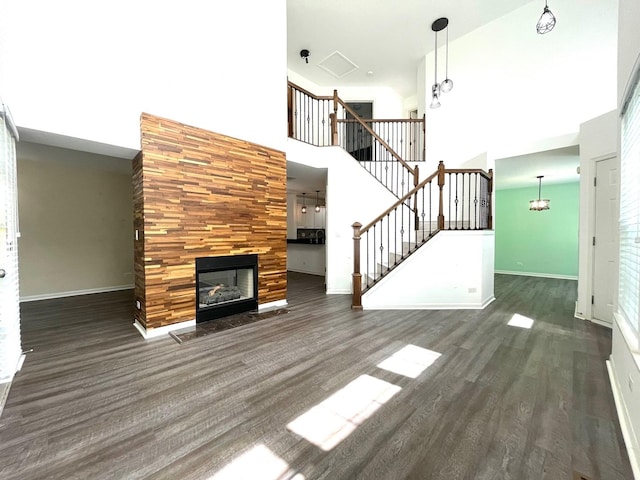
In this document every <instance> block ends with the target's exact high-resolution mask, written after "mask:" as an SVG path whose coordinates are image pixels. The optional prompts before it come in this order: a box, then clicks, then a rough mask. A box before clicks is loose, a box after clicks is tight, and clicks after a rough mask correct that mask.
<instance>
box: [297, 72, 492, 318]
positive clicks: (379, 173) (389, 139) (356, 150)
mask: <svg viewBox="0 0 640 480" xmlns="http://www.w3.org/2000/svg"><path fill="white" fill-rule="evenodd" d="M288 117H289V136H290V137H291V138H295V139H297V140H300V141H303V142H306V143H310V144H312V145H316V146H329V145H332V146H340V147H342V148H343V149H345V150H346V151H347V152H349V153H350V154H351V156H352V157H354V159H355V160H356V161H358V163H359V164H360V165H361V166H362V167H363V168H364V169H365V170H366V171H367V172H369V174H371V175H372V176H373V177H374V178H375V179H376V180H377V181H378V182H380V183H381V184H382V185H383V186H384V187H385V188H386V189H387V190H389V191H390V192H392V193H393V195H395V197H396V198H397V199H398V200H397V201H396V202H395V203H394V204H393V205H391V206H390V207H389V208H387V209H386V210H385V211H384V212H382V213H381V214H380V215H378V216H377V217H376V218H375V219H374V220H373V221H371V222H369V223H368V224H367V225H364V226H363V225H362V224H360V223H358V222H356V223H354V224H353V241H354V257H353V258H354V269H353V300H352V308H354V309H361V308H362V296H363V294H365V293H366V292H367V291H368V290H370V289H371V288H373V287H374V286H375V285H377V284H379V283H380V282H381V281H383V280H384V279H385V278H386V277H387V276H388V275H389V274H390V273H391V272H392V271H393V270H395V269H396V268H397V267H398V266H399V265H401V264H402V263H403V262H404V261H406V260H407V259H408V258H409V257H410V256H412V255H413V254H414V253H415V252H416V251H417V250H418V249H419V248H420V247H421V246H423V245H425V244H426V243H427V242H428V241H429V240H431V239H432V238H433V237H434V236H435V235H436V234H437V233H438V232H441V231H445V230H446V231H477V230H491V229H492V228H493V226H492V216H491V215H492V214H491V194H492V190H493V175H492V172H491V170H490V171H489V172H488V173H486V172H484V171H482V170H475V169H446V168H445V166H444V163H443V162H440V163H439V165H438V168H437V170H436V171H435V172H433V173H432V174H430V175H429V176H428V177H427V178H425V179H424V180H422V181H420V180H419V178H420V171H419V168H418V166H417V165H416V166H415V167H411V166H410V165H409V163H408V162H409V161H411V162H420V161H424V159H425V156H424V153H425V152H424V118H422V119H403V120H374V119H361V118H359V117H358V115H357V114H356V113H355V112H353V111H352V110H351V109H350V108H349V106H348V105H347V104H346V103H345V102H343V101H342V100H341V99H340V98H339V96H338V93H337V91H335V90H334V93H333V96H325V97H321V96H315V95H313V94H312V93H310V92H308V91H306V90H304V89H301V88H300V87H298V86H296V85H295V84H293V83H290V82H289V84H288ZM403 156H404V157H405V158H403Z"/></svg>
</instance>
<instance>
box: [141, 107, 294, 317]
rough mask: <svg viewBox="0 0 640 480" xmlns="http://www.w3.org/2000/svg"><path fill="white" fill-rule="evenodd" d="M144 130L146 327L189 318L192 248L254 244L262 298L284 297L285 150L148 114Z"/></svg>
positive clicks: (242, 249)
mask: <svg viewBox="0 0 640 480" xmlns="http://www.w3.org/2000/svg"><path fill="white" fill-rule="evenodd" d="M141 136H142V152H141V162H140V163H141V167H140V172H138V171H137V170H136V169H135V162H136V161H135V160H134V183H135V182H138V183H140V184H141V185H142V186H141V187H140V186H139V185H134V194H135V195H141V196H142V200H141V201H139V200H138V199H137V198H136V199H134V204H135V208H136V209H140V212H138V211H137V212H136V214H135V218H136V221H138V219H139V220H140V221H141V222H142V227H143V230H144V233H143V235H141V236H139V240H138V241H137V242H136V250H135V252H136V259H135V261H136V298H137V299H138V300H139V301H141V302H143V305H142V306H141V309H140V310H136V318H137V319H138V321H139V322H140V323H141V324H143V325H144V326H145V327H146V328H147V329H150V328H157V327H161V326H165V325H170V324H173V323H178V322H182V321H185V320H191V319H193V318H195V302H196V297H195V259H196V258H197V257H208V256H217V255H234V254H246V253H256V254H258V303H259V304H265V303H269V302H275V301H279V300H285V299H286V291H287V272H286V263H287V262H286V248H287V245H286V237H287V206H286V159H285V155H284V153H283V152H280V151H277V150H273V149H270V148H267V147H264V146H261V145H256V144H253V143H250V142H247V141H244V140H239V139H235V138H230V137H227V136H224V135H220V134H217V133H214V132H209V131H206V130H203V129H200V128H196V127H192V126H188V125H184V124H182V123H179V122H175V121H173V120H168V119H164V118H160V117H156V116H153V115H149V114H146V113H145V114H143V115H142V117H141ZM136 228H137V227H136ZM139 270H140V278H138V273H139Z"/></svg>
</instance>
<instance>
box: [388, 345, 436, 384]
mask: <svg viewBox="0 0 640 480" xmlns="http://www.w3.org/2000/svg"><path fill="white" fill-rule="evenodd" d="M440 355H441V354H440V353H438V352H434V351H433V350H429V349H426V348H422V347H417V346H415V345H406V346H404V347H402V348H401V349H400V350H398V351H397V352H396V353H394V354H393V355H391V356H390V357H389V358H387V359H386V360H383V361H382V362H380V363H379V364H378V365H377V367H378V368H382V369H384V370H387V371H389V372H393V373H397V374H399V375H404V376H405V377H409V378H416V377H417V376H418V375H420V374H421V373H422V372H424V371H425V370H426V369H427V368H429V367H430V366H431V364H432V363H433V362H435V361H436V360H437V359H438V358H439V357H440Z"/></svg>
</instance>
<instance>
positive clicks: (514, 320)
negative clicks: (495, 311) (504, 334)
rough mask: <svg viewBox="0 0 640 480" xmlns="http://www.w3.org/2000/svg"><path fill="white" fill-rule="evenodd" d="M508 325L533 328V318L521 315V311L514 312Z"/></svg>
mask: <svg viewBox="0 0 640 480" xmlns="http://www.w3.org/2000/svg"><path fill="white" fill-rule="evenodd" d="M507 325H511V326H512V327H520V328H531V327H532V326H533V319H532V318H529V317H525V316H524V315H520V314H519V313H514V314H513V317H511V320H509V323H507Z"/></svg>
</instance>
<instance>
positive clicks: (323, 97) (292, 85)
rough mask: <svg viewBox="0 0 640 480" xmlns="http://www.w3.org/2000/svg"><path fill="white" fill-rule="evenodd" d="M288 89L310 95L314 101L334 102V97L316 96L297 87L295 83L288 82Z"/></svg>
mask: <svg viewBox="0 0 640 480" xmlns="http://www.w3.org/2000/svg"><path fill="white" fill-rule="evenodd" d="M287 87H291V88H293V89H295V90H299V91H301V92H302V93H304V94H305V95H309V96H310V97H311V98H313V99H314V100H333V95H315V94H313V93H311V92H310V91H309V90H305V89H304V88H302V87H300V86H298V85H296V84H295V83H293V82H291V81H289V80H287Z"/></svg>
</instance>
